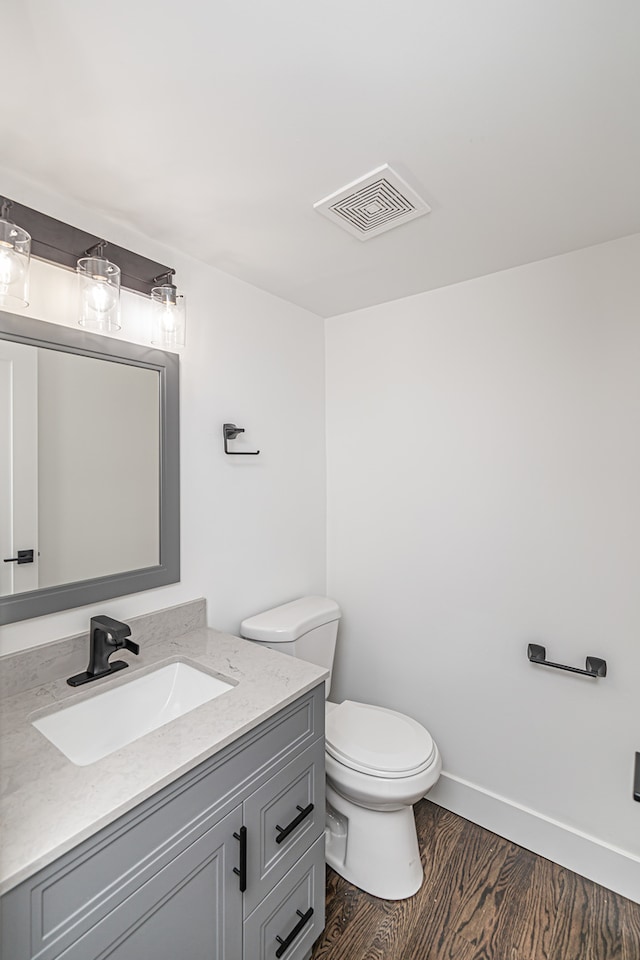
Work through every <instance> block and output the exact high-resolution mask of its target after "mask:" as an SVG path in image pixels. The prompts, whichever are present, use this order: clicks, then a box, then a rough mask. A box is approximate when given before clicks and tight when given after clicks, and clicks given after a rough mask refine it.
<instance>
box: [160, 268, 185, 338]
mask: <svg viewBox="0 0 640 960" xmlns="http://www.w3.org/2000/svg"><path fill="white" fill-rule="evenodd" d="M151 307H152V311H153V321H152V323H153V327H152V332H151V342H152V343H154V344H156V345H157V346H159V347H184V344H185V337H186V326H187V317H186V303H185V298H184V296H183V294H181V293H178V292H177V290H176V288H175V287H174V285H173V284H172V283H163V284H162V285H161V286H159V287H154V288H153V290H152V291H151Z"/></svg>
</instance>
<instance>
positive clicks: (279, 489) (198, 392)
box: [0, 171, 325, 653]
mask: <svg viewBox="0 0 640 960" xmlns="http://www.w3.org/2000/svg"><path fill="white" fill-rule="evenodd" d="M0 193H2V194H3V195H5V196H9V197H12V198H13V199H15V200H17V201H19V202H21V203H25V204H27V205H28V206H32V207H35V208H37V209H39V210H42V211H44V212H46V213H48V214H50V215H51V216H54V217H57V218H59V219H62V220H66V221H67V222H69V223H72V224H74V225H75V226H78V227H81V228H83V229H86V230H88V231H90V232H95V233H96V234H98V235H102V236H105V237H106V238H107V239H108V240H111V241H112V242H114V243H117V244H120V245H122V246H125V247H129V248H130V249H133V250H136V251H137V252H138V253H141V254H143V255H146V256H149V257H152V258H155V259H158V260H160V262H164V263H168V264H170V265H171V266H174V267H175V268H176V270H177V281H178V285H179V287H180V288H181V289H182V290H183V291H184V292H185V293H186V294H187V297H188V306H187V310H188V317H187V347H186V349H185V351H184V353H183V356H182V360H181V371H180V373H181V503H182V580H181V582H180V583H179V584H175V585H173V586H169V587H163V588H159V589H157V590H150V591H146V592H145V593H140V594H137V595H135V596H131V597H122V598H120V599H115V600H111V601H108V602H105V603H101V604H98V605H97V606H92V607H84V608H82V609H76V610H73V611H68V612H62V613H59V614H55V615H51V616H47V617H41V618H38V619H36V620H30V621H25V622H23V623H18V624H11V625H9V626H6V627H2V628H1V631H0V632H1V636H0V653H9V652H12V651H15V650H19V649H24V648H27V647H30V646H34V645H37V644H40V643H45V642H48V641H51V640H55V639H57V638H59V637H63V636H67V635H69V634H72V633H77V632H80V631H82V630H84V629H87V627H88V622H89V617H90V616H91V615H92V614H93V613H95V612H97V611H100V612H104V613H108V614H110V615H111V616H114V617H117V618H119V619H124V620H126V618H127V617H132V616H137V615H139V614H142V613H146V612H149V611H151V610H157V609H159V608H161V607H165V606H169V605H171V604H175V603H180V602H183V601H185V600H190V599H193V598H196V597H200V596H204V597H206V598H207V602H208V617H209V622H210V624H211V625H212V626H215V627H218V628H220V629H223V630H232V631H237V629H238V626H239V622H240V620H241V619H242V618H243V617H244V616H247V615H248V614H251V613H255V612H257V611H259V610H260V609H262V608H264V607H266V606H270V605H272V604H275V603H281V602H284V601H286V600H289V599H292V598H293V597H295V596H296V595H300V594H302V593H308V592H320V593H322V592H324V590H325V442H324V332H323V324H322V321H321V320H320V319H319V318H318V317H316V316H315V315H313V314H311V313H308V312H307V311H305V310H302V309H300V308H298V307H294V306H292V305H291V304H289V303H286V302H284V301H282V300H280V299H278V298H277V297H274V296H271V295H270V294H266V293H263V292H262V291H260V290H257V289H256V288H254V287H251V286H250V285H248V284H245V283H242V282H240V281H238V280H235V279H233V278H231V277H229V276H227V275H225V274H223V273H221V272H219V271H217V270H215V269H212V268H210V267H207V266H205V265H204V264H202V263H199V262H198V261H195V260H193V259H190V258H187V257H184V256H182V255H181V254H180V253H179V252H176V251H173V250H168V249H166V248H163V247H161V246H160V245H158V244H156V243H155V242H154V241H153V240H151V239H149V238H146V237H143V236H141V235H139V234H136V233H135V232H134V231H132V230H131V229H128V228H125V226H123V225H122V224H118V223H110V222H109V221H107V220H105V219H104V218H103V217H101V216H100V215H99V214H98V213H97V212H92V211H89V210H86V209H83V208H81V207H78V206H76V205H75V204H74V203H72V202H71V201H70V200H68V199H65V198H62V197H57V196H54V195H52V194H49V193H47V192H46V191H43V190H42V189H40V188H38V187H37V186H35V185H33V184H29V183H27V182H25V181H22V180H20V179H19V178H17V177H16V176H14V175H12V174H10V173H8V172H5V173H2V172H1V171H0ZM159 203H160V201H159ZM212 230H215V224H214V223H212ZM32 268H33V282H32V286H31V294H32V302H31V305H30V307H29V309H28V310H27V311H26V313H28V314H29V315H31V316H35V317H38V318H39V319H44V320H50V321H52V322H56V323H63V324H67V325H71V326H74V325H75V277H74V275H73V274H72V273H70V272H68V271H66V270H63V269H61V268H58V267H54V266H52V265H50V264H43V263H39V262H37V261H34V262H32ZM122 301H123V329H122V331H121V332H120V333H119V334H118V336H119V337H122V338H124V339H130V340H133V341H136V342H146V343H148V342H149V340H150V337H149V324H150V312H149V309H148V308H149V303H148V300H146V299H145V298H143V297H139V296H136V295H135V294H129V293H123V297H122ZM225 421H233V422H235V423H237V424H238V425H239V426H242V427H245V428H246V431H247V433H246V447H247V449H251V445H252V444H255V445H256V446H257V447H259V448H260V449H261V451H262V452H261V454H260V456H259V457H250V458H249V457H247V458H241V457H225V455H224V453H223V451H222V424H223V423H224V422H225Z"/></svg>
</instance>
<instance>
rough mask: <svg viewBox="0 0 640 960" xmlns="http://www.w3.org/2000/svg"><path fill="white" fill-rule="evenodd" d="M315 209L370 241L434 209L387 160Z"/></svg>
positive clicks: (319, 202)
mask: <svg viewBox="0 0 640 960" xmlns="http://www.w3.org/2000/svg"><path fill="white" fill-rule="evenodd" d="M313 208H314V210H317V211H318V213H322V214H324V216H325V217H328V218H329V220H333V222H334V223H337V224H338V226H340V227H343V228H344V229H345V230H348V232H349V233H350V234H352V235H353V236H354V237H357V238H358V239H359V240H370V239H371V237H377V236H378V234H380V233H385V232H386V231H387V230H393V228H394V227H400V226H402V224H403V223H408V222H409V220H415V218H416V217H421V216H422V215H423V214H424V213H430V211H431V207H430V206H429V204H428V203H425V202H424V200H423V199H422V198H421V197H419V196H418V194H417V193H416V192H415V190H412V189H411V187H410V186H409V184H408V183H405V181H404V180H403V179H402V177H399V176H398V174H397V173H396V172H395V171H394V170H392V169H391V167H390V166H389V165H388V164H387V163H385V164H383V165H382V166H381V167H376V169H375V170H372V171H371V173H368V174H367V175H366V176H365V177H360V179H359V180H354V181H353V183H349V184H347V186H346V187H343V188H342V189H341V190H336V192H335V193H332V194H331V195H330V196H328V197H325V198H324V200H319V201H318V202H317V203H314V205H313Z"/></svg>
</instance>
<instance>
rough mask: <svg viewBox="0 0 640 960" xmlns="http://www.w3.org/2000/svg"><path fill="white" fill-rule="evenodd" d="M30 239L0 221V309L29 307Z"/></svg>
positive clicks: (11, 224)
mask: <svg viewBox="0 0 640 960" xmlns="http://www.w3.org/2000/svg"><path fill="white" fill-rule="evenodd" d="M30 258H31V237H30V236H29V234H28V233H27V231H26V230H23V229H22V227H18V226H17V225H16V224H15V223H10V222H9V221H8V220H0V307H10V308H11V307H14V308H15V307H28V306H29V261H30Z"/></svg>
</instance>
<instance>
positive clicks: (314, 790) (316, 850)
mask: <svg viewBox="0 0 640 960" xmlns="http://www.w3.org/2000/svg"><path fill="white" fill-rule="evenodd" d="M242 828H245V830H246V847H245V850H246V859H245V866H246V870H244V873H245V877H244V878H243V877H241V876H240V874H242V873H243V864H242V862H241V861H242V856H241V853H242V847H243V844H244V839H243V833H244V831H243V830H242ZM242 879H244V880H245V883H244V884H241V880H242ZM324 883H325V870H324V685H321V686H319V687H316V688H315V689H314V690H313V691H311V692H310V693H308V694H305V695H304V696H302V697H301V698H299V699H298V700H296V701H295V702H294V703H292V704H290V705H289V706H288V707H285V708H284V709H283V710H281V711H280V712H279V713H277V714H276V715H275V716H273V717H271V718H270V719H269V720H266V721H264V722H263V723H262V724H261V725H260V726H258V727H257V728H256V729H255V730H252V731H251V732H250V733H248V734H245V735H244V736H243V737H241V738H240V739H239V740H237V741H236V742H235V743H233V744H230V745H229V746H228V747H226V748H225V749H224V750H222V751H221V752H220V753H219V754H217V755H216V756H214V757H212V758H210V759H209V760H207V761H205V762H204V763H202V764H201V765H200V766H199V767H197V768H195V769H194V770H192V771H190V772H189V773H187V774H185V775H184V776H182V777H180V778H179V779H178V780H176V781H175V782H174V783H172V784H170V785H169V786H167V787H165V788H164V789H163V790H161V791H160V792H158V793H157V794H155V795H154V796H152V797H150V798H149V799H148V800H145V801H144V802H143V803H141V804H140V805H139V806H138V807H136V808H134V809H133V810H132V811H130V812H129V813H128V814H126V815H124V816H123V817H120V818H119V819H118V820H117V821H115V822H114V823H113V824H110V825H109V826H108V827H106V828H104V829H103V830H100V831H99V832H98V833H97V834H95V835H94V836H93V837H91V838H90V839H88V840H86V841H84V842H83V843H81V844H79V845H78V846H77V847H75V848H74V849H73V850H71V851H70V852H69V853H66V854H64V855H63V856H61V857H60V858H59V859H58V860H56V861H55V862H54V863H52V864H50V865H49V866H47V867H45V868H44V869H43V870H41V871H40V872H39V873H37V874H35V875H34V876H32V877H30V878H29V879H28V880H25V881H24V882H23V883H22V884H20V885H19V886H17V887H15V888H14V889H13V890H11V891H9V892H8V893H7V894H5V896H4V897H3V898H2V901H1V904H0V906H1V910H2V914H1V920H2V927H1V933H0V937H1V940H0V943H1V945H2V952H1V960H36V958H37V960H107V958H109V960H150V958H153V960H278V958H280V957H282V958H283V960H303V958H305V957H307V956H308V955H309V952H310V950H311V946H312V944H313V942H314V940H315V939H316V938H317V937H318V936H319V934H320V933H321V931H322V929H323V927H324ZM241 885H242V886H246V889H244V890H241V889H240V887H241Z"/></svg>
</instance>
